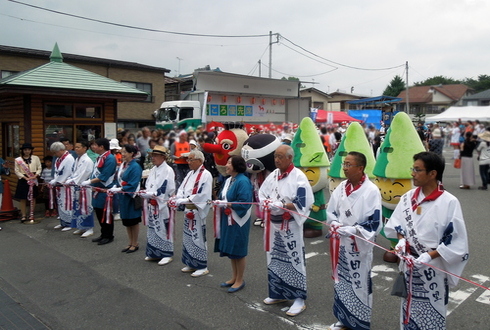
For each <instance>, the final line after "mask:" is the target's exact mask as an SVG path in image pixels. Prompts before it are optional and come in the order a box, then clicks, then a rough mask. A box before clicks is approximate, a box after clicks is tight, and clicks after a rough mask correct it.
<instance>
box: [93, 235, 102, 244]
mask: <svg viewBox="0 0 490 330" xmlns="http://www.w3.org/2000/svg"><path fill="white" fill-rule="evenodd" d="M101 240H102V236H99V237H97V238H93V239H92V242H94V243H97V242H100V241H101Z"/></svg>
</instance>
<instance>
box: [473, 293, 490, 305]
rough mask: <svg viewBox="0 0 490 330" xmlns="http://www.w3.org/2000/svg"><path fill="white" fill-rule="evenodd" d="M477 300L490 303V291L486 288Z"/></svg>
mask: <svg viewBox="0 0 490 330" xmlns="http://www.w3.org/2000/svg"><path fill="white" fill-rule="evenodd" d="M476 301H478V302H480V303H483V304H487V305H490V291H489V290H485V292H483V293H482V294H481V295H480V296H479V297H478V298H476Z"/></svg>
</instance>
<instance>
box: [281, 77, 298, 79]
mask: <svg viewBox="0 0 490 330" xmlns="http://www.w3.org/2000/svg"><path fill="white" fill-rule="evenodd" d="M281 80H299V78H296V77H287V78H286V77H282V78H281Z"/></svg>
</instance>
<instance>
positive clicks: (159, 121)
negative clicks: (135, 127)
mask: <svg viewBox="0 0 490 330" xmlns="http://www.w3.org/2000/svg"><path fill="white" fill-rule="evenodd" d="M154 116H155V121H156V122H155V124H156V128H157V129H163V130H171V129H174V128H180V129H188V128H190V127H193V128H196V127H197V126H199V125H201V124H202V118H201V103H200V102H199V101H168V102H163V103H162V105H161V106H160V109H157V110H155V112H154Z"/></svg>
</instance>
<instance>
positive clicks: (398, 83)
mask: <svg viewBox="0 0 490 330" xmlns="http://www.w3.org/2000/svg"><path fill="white" fill-rule="evenodd" d="M403 90H405V82H404V81H403V79H402V78H401V77H400V76H398V75H396V76H395V77H394V78H393V79H392V80H391V82H390V84H389V85H388V86H387V87H386V89H385V91H384V92H383V95H386V96H393V97H397V96H398V95H399V94H400V93H401V91H403Z"/></svg>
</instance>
